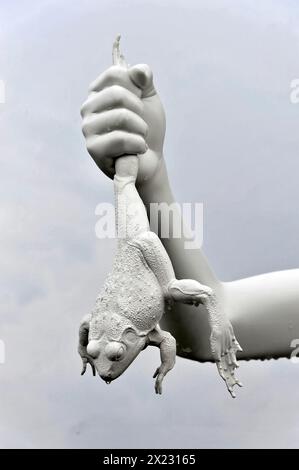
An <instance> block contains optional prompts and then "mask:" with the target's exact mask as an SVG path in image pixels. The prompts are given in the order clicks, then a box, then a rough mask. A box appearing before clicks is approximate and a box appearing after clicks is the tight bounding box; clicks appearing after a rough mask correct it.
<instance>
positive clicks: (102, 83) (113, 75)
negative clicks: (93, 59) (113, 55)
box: [89, 65, 142, 97]
mask: <svg viewBox="0 0 299 470" xmlns="http://www.w3.org/2000/svg"><path fill="white" fill-rule="evenodd" d="M113 85H119V86H122V87H124V88H127V89H128V90H129V91H131V92H132V93H135V95H137V96H139V97H140V96H141V93H142V92H141V89H140V87H138V86H137V85H135V84H134V83H133V81H132V80H131V78H130V76H129V72H128V70H127V69H126V68H124V67H121V66H120V65H112V67H109V68H108V69H107V70H105V71H104V72H103V73H101V74H100V75H99V77H98V78H96V79H95V80H94V81H93V82H92V83H91V84H90V86H89V92H96V91H101V90H103V89H104V88H107V87H110V86H113Z"/></svg>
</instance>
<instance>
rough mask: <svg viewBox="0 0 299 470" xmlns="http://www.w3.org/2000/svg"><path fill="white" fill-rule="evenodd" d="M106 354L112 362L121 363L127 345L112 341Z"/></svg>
mask: <svg viewBox="0 0 299 470" xmlns="http://www.w3.org/2000/svg"><path fill="white" fill-rule="evenodd" d="M105 353H106V356H107V358H108V359H110V361H120V360H121V359H122V358H123V356H124V354H125V345H124V344H122V343H119V342H118V341H110V343H108V344H107V346H106V347H105Z"/></svg>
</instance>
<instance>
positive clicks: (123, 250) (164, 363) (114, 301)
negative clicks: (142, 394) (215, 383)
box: [78, 41, 241, 397]
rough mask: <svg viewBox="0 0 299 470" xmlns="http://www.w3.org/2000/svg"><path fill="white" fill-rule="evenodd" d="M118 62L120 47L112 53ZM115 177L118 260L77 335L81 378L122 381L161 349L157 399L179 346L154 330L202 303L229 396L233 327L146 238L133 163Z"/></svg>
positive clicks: (120, 164) (155, 240)
mask: <svg viewBox="0 0 299 470" xmlns="http://www.w3.org/2000/svg"><path fill="white" fill-rule="evenodd" d="M113 53H114V57H116V58H115V61H118V62H119V63H120V61H121V63H122V64H124V59H123V58H121V59H120V57H121V56H120V53H119V41H116V44H115V46H114V52H113ZM124 66H125V65H124ZM115 169H116V175H115V177H114V189H115V208H116V225H117V235H118V246H117V253H116V257H115V260H114V265H113V269H112V272H111V274H110V275H109V276H108V277H107V280H106V282H105V284H104V287H103V289H102V290H101V292H100V294H99V296H98V298H97V300H96V304H95V307H94V309H93V311H92V313H91V314H89V315H87V316H86V317H84V318H83V320H82V323H81V325H80V329H79V347H78V351H79V354H80V355H81V357H82V361H83V369H82V374H84V372H85V370H86V367H87V364H88V363H89V364H90V365H91V367H92V370H93V373H94V375H95V374H96V371H97V372H98V374H99V375H100V376H101V377H102V379H104V380H105V381H106V382H108V383H109V382H111V381H112V380H114V379H116V378H117V377H119V376H120V375H121V374H122V373H123V372H124V371H125V370H126V369H127V367H128V366H129V365H130V364H131V363H132V361H133V360H134V359H135V358H136V357H137V355H138V354H139V352H140V351H142V350H143V349H144V348H145V347H147V346H148V345H152V346H156V347H159V348H160V355H161V365H160V367H158V369H157V370H156V372H155V374H154V378H156V382H155V390H156V393H159V394H161V393H162V381H163V378H164V377H165V375H166V374H167V373H168V372H169V370H171V369H172V368H173V366H174V364H175V358H176V341H175V339H174V338H173V336H172V335H171V334H170V333H169V332H166V331H163V330H161V329H160V327H159V321H160V320H161V318H162V316H163V314H164V312H165V309H170V310H171V306H172V304H173V302H183V303H190V304H194V305H199V304H200V303H201V304H204V305H205V307H206V310H207V313H208V315H209V321H210V326H211V349H212V353H213V356H214V359H215V361H216V364H217V367H218V370H219V373H220V375H221V377H222V378H223V379H224V380H225V382H226V385H227V387H228V390H229V391H230V393H231V395H232V396H233V397H234V396H235V394H234V392H233V386H234V385H236V384H238V385H240V386H241V384H240V382H238V380H236V379H235V378H234V369H235V368H236V367H237V362H236V352H237V351H238V350H241V348H240V346H239V344H238V342H237V340H236V338H235V336H234V333H233V328H232V326H231V324H230V322H229V321H228V319H227V318H226V315H225V314H224V312H222V311H221V308H220V306H219V305H218V303H217V299H216V296H215V294H214V293H213V291H212V290H211V288H210V287H208V286H204V285H202V284H200V283H199V282H197V281H195V280H192V279H181V280H177V279H176V277H175V273H174V270H173V267H172V264H171V261H170V259H169V257H168V254H167V252H166V250H165V248H164V247H163V245H162V243H161V241H160V239H159V237H158V236H157V235H156V234H155V233H153V232H151V231H150V227H149V223H148V219H147V215H146V210H145V207H144V205H143V202H142V200H141V199H140V197H139V194H138V191H137V189H136V187H135V180H136V176H137V172H138V158H137V157H136V156H124V157H120V158H118V159H117V161H116V164H115Z"/></svg>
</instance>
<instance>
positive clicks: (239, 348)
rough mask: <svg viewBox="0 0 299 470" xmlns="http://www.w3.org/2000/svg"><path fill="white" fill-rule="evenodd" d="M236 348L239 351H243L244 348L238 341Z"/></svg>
mask: <svg viewBox="0 0 299 470" xmlns="http://www.w3.org/2000/svg"><path fill="white" fill-rule="evenodd" d="M235 349H236V350H237V351H240V352H242V351H243V348H241V346H240V344H239V343H238V341H236V342H235Z"/></svg>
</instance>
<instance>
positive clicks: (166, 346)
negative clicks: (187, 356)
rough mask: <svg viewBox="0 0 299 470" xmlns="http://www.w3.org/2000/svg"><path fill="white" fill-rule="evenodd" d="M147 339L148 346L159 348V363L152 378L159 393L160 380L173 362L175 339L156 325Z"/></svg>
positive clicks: (160, 387) (160, 390) (160, 388)
mask: <svg viewBox="0 0 299 470" xmlns="http://www.w3.org/2000/svg"><path fill="white" fill-rule="evenodd" d="M148 341H149V343H148V344H149V345H150V346H156V347H158V348H159V349H160V357H161V365H160V366H159V367H158V368H157V370H156V372H155V373H154V375H153V378H154V379H156V382H155V391H156V393H157V394H159V395H161V394H162V381H163V379H164V377H165V375H166V374H167V373H168V372H169V371H170V370H171V369H172V368H173V366H174V364H175V358H176V340H175V339H174V337H173V336H172V335H171V334H170V333H168V331H163V330H161V328H160V327H159V326H157V327H156V328H155V329H154V330H153V331H151V332H150V333H149V335H148Z"/></svg>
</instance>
